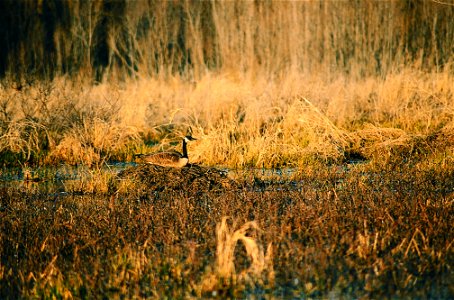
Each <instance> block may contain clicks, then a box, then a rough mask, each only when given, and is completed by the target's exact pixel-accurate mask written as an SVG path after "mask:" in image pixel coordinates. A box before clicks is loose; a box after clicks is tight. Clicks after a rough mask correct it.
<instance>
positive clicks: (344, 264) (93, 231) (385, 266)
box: [0, 157, 454, 299]
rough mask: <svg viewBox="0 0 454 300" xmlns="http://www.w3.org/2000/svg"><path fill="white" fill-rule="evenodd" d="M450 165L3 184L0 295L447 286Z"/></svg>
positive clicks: (405, 292)
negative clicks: (56, 188) (84, 184)
mask: <svg viewBox="0 0 454 300" xmlns="http://www.w3.org/2000/svg"><path fill="white" fill-rule="evenodd" d="M453 166H454V163H453V161H452V157H451V158H450V157H446V158H445V160H444V161H443V162H439V163H436V162H432V161H419V162H417V161H414V162H413V163H408V164H400V165H396V167H394V168H388V169H382V170H379V169H377V166H376V165H370V164H369V165H367V164H366V165H362V166H361V165H358V166H356V167H355V166H353V167H351V168H350V169H349V170H344V171H341V170H339V169H338V167H333V168H328V167H326V166H325V167H317V168H312V169H308V170H306V171H305V172H301V173H297V174H294V175H293V177H292V179H291V180H292V181H296V182H297V183H298V186H297V187H296V188H293V189H282V183H279V182H273V181H271V182H269V183H268V184H269V185H268V186H267V188H266V189H262V190H253V189H252V190H251V189H244V188H243V189H235V190H230V189H229V188H225V189H223V191H222V192H219V191H218V190H216V189H211V190H210V189H207V190H206V191H204V192H203V193H197V192H195V193H194V192H187V191H186V188H187V187H188V186H186V185H184V184H183V183H181V182H180V184H177V183H178V181H177V180H175V181H176V183H175V182H173V181H174V179H171V178H170V177H168V178H167V180H168V184H169V187H170V186H171V187H172V188H166V189H163V190H160V191H159V192H157V191H156V190H152V189H153V187H156V186H155V183H153V181H152V180H151V181H150V179H149V178H150V177H152V176H150V174H148V173H147V172H150V173H152V172H164V171H166V170H153V168H154V167H153V166H140V167H138V168H137V169H136V171H139V170H140V172H138V174H136V177H131V178H134V180H136V181H141V180H143V183H142V184H143V188H144V189H146V188H147V186H149V187H150V190H147V191H146V190H141V189H138V188H137V187H136V186H134V185H129V188H128V186H126V185H125V186H124V187H123V188H124V189H123V192H118V190H117V192H116V193H111V192H110V191H106V192H104V193H103V192H98V193H86V194H79V193H74V194H73V193H69V194H56V193H53V192H52V191H48V192H47V193H43V192H42V191H41V192H40V191H35V192H33V191H24V190H21V189H18V188H15V187H9V188H6V187H2V188H1V189H0V193H1V197H0V220H1V221H0V227H1V228H0V229H1V230H0V232H1V237H0V241H1V243H0V245H1V247H0V258H1V264H0V296H1V297H2V298H8V297H9V298H17V297H45V298H52V297H61V298H74V297H76V298H92V297H99V296H103V297H108V298H112V297H126V298H135V297H150V298H165V297H168V298H188V297H196V298H197V297H218V298H242V297H247V296H248V295H250V296H254V295H261V296H266V297H271V298H272V297H277V298H281V297H317V298H319V297H321V298H323V297H331V296H336V297H337V296H338V297H343V296H345V297H349V298H361V297H367V298H383V297H394V296H397V297H403V298H405V297H411V298H414V297H422V298H443V299H448V298H451V297H452V295H453V290H452V281H453V279H454V278H453V277H452V274H453V273H452V267H453V266H452V261H453V259H454V248H453V240H454V231H453V229H452V223H453V222H454V219H453V216H454V209H453V205H454V196H453V195H454V181H453V178H454V169H453ZM192 167H194V166H192ZM145 170H148V171H147V172H145ZM196 170H199V171H200V172H202V171H203V172H207V170H210V169H205V168H202V167H198V168H197V169H196ZM134 172H135V171H132V170H128V171H125V174H124V175H125V176H126V175H128V176H131V175H133V174H134ZM167 172H168V171H167ZM178 172H181V173H180V175H178V176H182V175H181V174H182V172H191V168H184V169H182V170H179V171H178ZM212 172H214V170H212ZM186 175H187V176H194V175H190V174H186ZM199 175H200V174H199ZM163 176H164V175H163ZM171 176H176V175H175V174H173V175H171ZM216 176H220V175H216ZM217 178H221V179H222V178H224V177H222V176H220V177H217ZM196 179H197V177H195V180H196ZM237 180H239V183H240V184H242V185H243V186H252V185H253V184H254V183H253V182H252V181H253V180H254V178H253V177H250V176H247V175H245V176H244V177H243V178H242V179H240V178H238V179H237ZM289 184H290V183H289ZM273 186H274V188H273ZM189 187H190V185H189ZM226 216H229V218H226Z"/></svg>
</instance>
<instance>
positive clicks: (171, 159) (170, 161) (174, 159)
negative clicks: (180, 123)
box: [136, 135, 196, 168]
mask: <svg viewBox="0 0 454 300" xmlns="http://www.w3.org/2000/svg"><path fill="white" fill-rule="evenodd" d="M194 140H196V139H195V138H193V137H192V136H190V135H187V136H185V137H184V138H183V154H181V153H180V152H177V151H166V152H158V153H151V154H138V155H136V156H138V157H140V158H141V159H142V161H144V162H146V163H148V164H152V165H158V166H162V167H174V168H182V167H184V166H186V165H187V164H188V162H189V158H188V150H187V146H186V143H188V142H189V141H194Z"/></svg>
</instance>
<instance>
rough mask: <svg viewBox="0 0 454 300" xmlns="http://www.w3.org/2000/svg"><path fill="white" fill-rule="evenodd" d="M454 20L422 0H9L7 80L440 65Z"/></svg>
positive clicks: (1, 57)
mask: <svg viewBox="0 0 454 300" xmlns="http://www.w3.org/2000/svg"><path fill="white" fill-rule="evenodd" d="M453 20H454V3H453V5H450V4H449V3H441V2H435V1H424V0H403V1H384V2H382V1H349V2H344V1H332V2H324V1H311V2H279V1H277V2H265V1H256V2H246V1H236V2H222V1H153V0H139V1H127V0H100V1H61V0H39V1H36V0H2V1H0V41H1V46H0V77H1V78H10V79H12V80H16V81H23V80H28V79H52V78H54V77H55V76H60V75H69V76H71V77H84V78H87V77H88V78H92V79H94V80H95V81H102V80H104V79H106V78H112V77H115V78H117V79H124V78H127V77H131V76H135V75H138V74H142V75H147V76H154V75H158V74H177V73H178V74H186V75H191V76H198V75H200V74H203V72H204V71H205V70H207V69H211V70H221V69H222V68H227V69H231V68H234V69H236V70H239V71H251V70H252V71H254V72H266V73H269V72H282V71H284V70H287V69H288V68H290V67H296V68H297V69H299V70H302V71H312V70H313V69H317V68H322V67H327V68H331V69H332V68H335V69H336V70H340V71H345V72H353V71H359V73H360V74H362V75H367V74H375V75H376V74H383V73H386V72H387V71H389V70H390V69H392V68H394V67H395V66H398V65H406V64H416V65H417V66H420V67H422V68H425V69H434V68H440V67H443V66H445V65H446V64H447V63H449V62H451V61H452V57H453V54H454V43H453V41H454V22H453Z"/></svg>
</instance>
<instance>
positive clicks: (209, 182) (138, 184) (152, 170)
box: [118, 164, 235, 192]
mask: <svg viewBox="0 0 454 300" xmlns="http://www.w3.org/2000/svg"><path fill="white" fill-rule="evenodd" d="M118 179H120V182H122V183H123V185H125V184H126V187H127V189H126V190H130V189H131V188H132V189H134V190H136V191H140V190H142V191H146V192H156V191H158V192H159V191H179V190H182V191H188V192H204V191H213V190H220V191H225V190H227V189H230V188H232V187H233V186H234V185H235V183H234V181H233V180H231V179H229V178H227V175H226V172H224V171H221V170H219V169H216V168H208V167H202V166H199V165H193V164H188V165H187V166H185V167H184V168H181V169H177V168H171V167H161V166H156V165H151V164H145V165H139V166H136V167H130V168H128V169H126V170H123V171H122V172H120V173H119V174H118ZM119 188H120V187H118V189H119Z"/></svg>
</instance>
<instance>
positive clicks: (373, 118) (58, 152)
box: [0, 69, 454, 167]
mask: <svg viewBox="0 0 454 300" xmlns="http://www.w3.org/2000/svg"><path fill="white" fill-rule="evenodd" d="M69 86H70V87H68V84H67V82H66V81H65V80H60V81H55V82H54V83H53V85H52V87H49V88H48V90H46V91H47V92H46V94H43V92H42V91H40V89H41V90H42V89H43V88H42V87H37V88H32V87H30V88H28V89H25V90H23V91H21V92H18V91H15V90H12V89H5V88H2V89H1V93H2V95H3V96H4V97H7V98H10V99H12V101H9V102H8V103H6V104H5V105H6V111H7V114H6V115H5V116H7V118H8V121H4V123H3V124H4V125H5V126H6V127H5V128H4V131H3V134H2V139H1V143H0V149H2V153H4V154H5V153H6V154H8V153H10V154H15V155H16V157H17V158H18V159H20V160H24V159H25V160H30V161H35V162H38V163H41V164H42V163H47V164H48V163H55V162H59V161H61V162H66V163H70V164H76V163H83V164H87V165H92V164H100V163H102V162H104V161H106V160H123V161H124V160H126V161H130V160H132V156H133V154H134V153H138V152H152V151H156V150H163V149H169V148H173V147H176V148H177V150H179V151H181V149H179V148H178V147H179V144H178V143H177V142H178V139H179V137H180V136H181V135H183V134H184V133H185V132H186V130H187V129H188V128H189V127H192V128H193V130H194V136H197V137H198V138H199V141H197V142H196V143H193V144H191V145H190V148H189V153H190V160H191V161H192V162H197V163H202V164H205V165H225V166H230V167H244V166H259V167H261V166H266V167H272V166H283V165H287V166H296V167H297V166H302V165H304V164H306V163H307V162H308V161H325V162H342V161H343V160H345V159H348V157H349V156H350V155H351V153H355V154H356V155H359V156H363V157H366V158H371V157H372V156H373V153H377V152H378V153H381V154H380V155H384V156H387V155H388V154H386V153H389V152H390V151H393V149H395V148H396V147H397V148H398V147H400V146H405V145H406V146H410V147H411V146H412V143H413V142H414V141H415V140H417V139H425V138H428V137H430V136H433V135H437V134H440V133H441V132H449V128H452V127H453V122H454V101H452V95H453V94H454V78H453V76H452V75H450V73H449V72H448V71H446V72H441V73H423V72H420V71H416V70H410V69H408V70H405V71H404V72H401V73H399V74H389V75H387V76H386V77H385V78H384V79H380V78H365V79H357V80H353V79H348V77H345V76H344V75H339V78H337V79H336V80H334V81H327V80H326V79H324V78H319V77H317V76H310V75H304V74H298V73H290V74H288V76H287V77H285V78H283V79H280V80H274V81H270V80H269V79H268V78H255V79H253V80H251V79H248V78H243V77H239V78H237V77H234V76H228V75H214V74H213V75H207V76H205V77H204V78H202V79H201V80H200V81H198V82H195V83H187V82H186V81H184V80H181V79H178V78H170V79H168V80H165V81H157V80H153V79H143V80H138V81H135V82H130V83H129V84H124V85H122V86H117V85H114V84H108V83H105V84H102V85H98V86H95V87H90V86H82V89H80V88H77V85H76V84H73V85H72V86H71V85H69ZM33 101H35V102H37V103H29V102H33ZM38 104H39V105H41V106H42V107H45V108H46V109H45V110H44V109H37V108H35V106H33V105H38ZM39 105H38V107H40V106H39ZM32 107H33V109H32ZM5 118H6V117H5ZM152 145H155V146H152ZM442 151H443V150H442Z"/></svg>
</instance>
